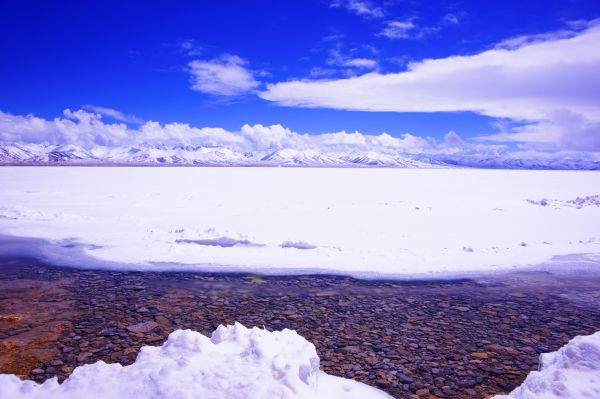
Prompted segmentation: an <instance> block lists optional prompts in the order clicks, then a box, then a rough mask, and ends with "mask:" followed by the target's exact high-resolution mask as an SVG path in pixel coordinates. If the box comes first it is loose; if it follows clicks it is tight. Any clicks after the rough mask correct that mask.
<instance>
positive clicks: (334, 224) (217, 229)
mask: <svg viewBox="0 0 600 399" xmlns="http://www.w3.org/2000/svg"><path fill="white" fill-rule="evenodd" d="M599 190H600V172H585V171H571V172H569V171H514V170H464V169H438V170H435V169H334V168H331V169H316V168H307V169H302V168H133V167H129V168H121V167H105V168H93V167H88V168H85V167H45V168H44V167H2V168H0V234H4V235H9V236H17V237H31V238H40V239H44V240H47V241H49V242H50V243H53V244H54V245H55V247H56V248H55V250H54V251H53V250H51V249H50V248H46V249H45V250H44V253H46V254H47V256H48V257H50V258H52V257H53V256H54V258H52V259H47V260H49V261H50V262H55V263H60V264H62V265H65V266H68V265H72V266H77V267H85V266H90V265H92V264H93V265H94V267H111V268H127V269H137V270H165V269H170V270H203V271H240V272H241V271H244V272H263V273H292V274H293V273H299V272H312V273H314V272H328V273H343V274H350V275H354V276H359V277H364V276H369V275H376V276H381V275H388V276H403V277H412V276H418V277H429V276H431V275H435V276H439V275H456V274H461V273H462V274H465V273H470V272H480V271H489V270H498V269H510V268H514V267H516V266H523V265H536V264H541V263H543V262H547V261H548V260H550V259H552V258H553V257H555V256H564V255H569V254H597V253H600V230H599V229H598V220H600V206H596V205H595V204H596V203H597V200H598V192H599ZM540 198H542V199H544V198H545V199H547V200H545V201H544V203H546V204H547V206H542V205H541V201H540V200H539V199H540ZM550 199H552V200H550ZM528 200H529V201H528ZM538 203H539V204H538ZM548 205H550V206H548ZM3 247H4V245H3V243H0V252H1V251H3ZM23 255H24V254H23ZM83 256H85V257H83ZM90 258H92V259H90ZM65 260H67V261H68V262H70V263H67V262H66V261H65Z"/></svg>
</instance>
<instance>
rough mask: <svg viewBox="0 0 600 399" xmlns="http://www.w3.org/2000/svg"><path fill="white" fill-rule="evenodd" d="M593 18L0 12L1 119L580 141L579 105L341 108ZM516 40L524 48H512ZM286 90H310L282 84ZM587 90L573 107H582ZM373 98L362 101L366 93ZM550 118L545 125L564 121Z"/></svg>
mask: <svg viewBox="0 0 600 399" xmlns="http://www.w3.org/2000/svg"><path fill="white" fill-rule="evenodd" d="M598 17H600V3H598V1H595V0H590V1H587V0H574V1H501V2H500V1H485V2H481V1H454V2H444V1H429V2H423V1H394V0H389V1H386V0H383V1H376V0H364V1H363V0H331V1H328V0H315V1H301V2H300V1H298V2H291V1H235V2H226V1H224V2H183V1H170V2H152V3H151V5H149V4H147V3H144V2H123V1H120V2H111V1H105V2H94V3H92V2H80V1H78V2H71V1H61V2H58V3H55V2H37V1H36V2H34V1H19V2H3V4H2V5H0V35H1V37H2V39H1V41H0V51H1V52H2V54H3V57H2V59H3V60H2V62H1V63H0V93H1V94H0V110H1V111H3V112H5V113H10V114H13V115H26V114H30V113H33V114H34V115H36V116H38V117H41V118H45V119H51V118H54V117H56V116H60V115H61V114H62V112H63V110H64V109H65V108H70V109H79V108H81V107H84V106H86V105H89V106H90V107H88V109H89V110H91V109H94V108H95V107H105V108H110V109H115V110H118V111H120V112H121V113H123V114H126V115H134V116H135V117H136V118H130V119H129V120H127V122H128V123H131V121H132V120H135V121H141V120H143V121H148V120H153V121H158V122H160V123H163V124H164V123H169V122H181V123H189V124H191V125H193V126H198V127H204V126H212V127H221V128H224V129H227V130H232V131H233V130H236V129H239V128H240V127H241V126H242V125H243V124H250V125H253V124H263V125H272V124H281V125H283V126H285V127H287V128H289V129H291V130H292V131H295V132H299V133H326V132H337V131H342V130H345V131H349V132H353V131H360V132H362V133H366V134H379V133H381V132H387V133H389V134H391V135H392V136H395V137H400V136H401V134H403V133H411V134H413V135H417V136H430V137H434V138H436V139H440V140H441V138H442V137H443V136H444V135H445V134H447V133H448V131H450V130H452V131H456V132H457V133H458V134H460V136H461V137H463V138H466V139H468V138H473V137H480V136H490V137H495V139H494V140H496V141H499V142H510V143H513V144H514V143H517V144H523V143H527V144H531V143H539V142H540V139H539V138H535V139H534V140H529V139H527V138H528V137H530V136H531V134H532V133H531V132H529V131H526V132H523V131H522V130H519V127H520V126H523V125H528V124H538V125H539V124H544V123H546V122H548V121H549V122H551V123H552V124H553V125H552V126H555V125H557V124H559V122H557V121H559V119H560V123H563V122H562V121H563V120H565V119H569V118H570V119H569V120H577V121H579V120H578V119H577V117H579V116H580V117H581V118H583V119H582V120H583V122H576V123H577V125H578V126H580V125H582V124H586V123H588V122H589V123H591V125H590V126H591V127H590V126H588V128H586V130H585V131H584V132H583V133H581V135H590V134H595V136H594V137H597V134H596V133H595V129H596V127H597V126H598V125H597V121H596V120H594V119H593V117H591V116H590V115H592V116H593V115H595V112H596V109H595V106H597V105H598V103H593V102H592V104H591V105H590V104H585V107H583V106H582V109H584V108H585V110H589V108H590V106H591V107H592V108H594V109H593V110H592V111H593V112H587V111H585V112H584V111H581V112H579V110H572V109H567V110H566V111H565V112H567V113H568V114H567V115H566V116H564V115H563V116H561V117H560V118H559V117H556V118H555V117H554V116H552V117H550V116H546V114H543V112H546V111H545V109H544V110H542V111H540V112H538V113H535V114H534V113H532V114H524V113H520V112H516V111H515V112H509V111H506V112H505V111H504V110H502V111H500V110H498V108H499V107H498V106H497V104H494V105H489V107H488V106H486V107H484V108H485V109H484V110H479V109H478V108H477V107H474V106H473V105H464V106H463V105H460V106H458V105H456V104H454V103H453V104H451V105H448V104H443V105H440V104H436V105H435V106H434V105H432V106H422V107H416V108H415V109H413V108H412V107H411V106H410V102H411V101H412V100H411V98H412V97H411V93H408V94H407V96H405V97H404V98H408V100H407V102H408V103H409V104H408V105H406V104H405V105H403V106H398V107H395V105H394V104H397V99H396V97H394V96H393V95H389V96H388V95H386V94H384V95H382V96H381V98H383V99H384V100H387V101H389V104H379V103H378V104H373V103H372V102H371V103H368V102H367V103H364V102H362V99H360V98H357V99H356V101H354V102H351V101H349V100H348V101H346V100H347V99H345V98H343V97H345V95H344V94H345V93H346V92H348V93H351V94H350V97H351V96H352V95H355V96H357V97H360V96H361V90H364V86H360V85H359V86H356V85H353V84H354V83H353V82H355V80H353V79H354V78H357V77H361V76H363V75H365V74H367V75H368V74H376V75H378V76H383V77H386V76H388V75H390V74H395V73H402V72H406V71H407V70H409V69H411V66H410V65H411V64H410V63H418V62H420V61H422V60H425V59H442V60H443V59H448V58H449V57H455V56H467V57H469V56H474V55H477V54H481V53H483V52H486V51H489V50H492V49H494V48H498V46H499V45H502V44H501V43H506V46H504V48H509V50H510V51H511V52H513V50H515V49H518V48H519V47H520V46H521V47H522V46H526V45H527V44H528V43H531V42H544V41H548V42H552V41H557V40H561V39H564V38H565V37H573V36H577V35H578V34H580V33H581V32H585V31H586V29H592V28H591V26H592V25H591V24H592V21H593V20H594V19H596V18H598ZM561 32H563V33H564V32H570V33H568V34H563V33H561ZM544 35H546V36H544ZM519 37H520V38H525V39H523V40H521V41H519V42H518V43H516V44H515V43H510V42H507V41H509V40H511V39H513V40H518V39H515V38H519ZM592 61H593V62H595V60H592ZM467 62H470V61H469V60H468V59H467ZM585 62H587V61H586V60H584V62H583V63H585ZM213 67H214V68H221V69H219V70H218V71H217V72H215V70H214V69H211V68H213ZM223 68H225V69H226V71H225V72H226V73H232V75H227V74H226V75H223V76H226V77H228V78H227V79H228V82H223V81H222V79H220V78H219V76H221V75H219V74H220V73H221V72H223ZM211 71H212V72H211ZM532 71H533V72H534V73H536V71H535V70H532ZM215 73H216V74H217V75H218V76H216V78H215V75H214V74H215ZM589 73H591V74H592V76H591V77H596V76H597V74H596V75H593V74H594V72H589ZM552 76H553V75H552ZM221 78H222V76H221ZM348 78H350V80H348ZM211 79H212V80H211ZM215 79H216V81H215ZM482 79H483V78H482ZM323 80H328V81H334V82H340V83H339V87H338V89H339V90H338V89H336V90H338V91H335V93H337V94H336V95H337V96H338V97H339V101H338V99H335V98H334V99H332V98H325V97H327V96H328V95H329V93H328V92H329V91H330V88H332V86H322V85H321V84H320V82H323ZM290 81H292V82H305V81H311V82H309V84H310V83H315V82H316V84H313V85H311V86H286V82H290ZM231 82H233V83H231ZM356 82H357V84H358V83H360V81H359V80H356ZM549 83H551V82H549ZM380 84H381V85H382V86H383V87H385V86H386V83H385V82H383V81H382V82H381V83H380ZM219 85H220V86H219ZM269 85H275V87H276V90H270V89H269V87H270V86H269ZM442 86H443V85H442ZM369 87H371V86H369ZM372 87H379V86H376V85H373V86H372ZM403 87H404V86H399V88H398V90H396V93H400V94H402V92H401V90H404V89H403ZM321 90H324V92H321ZM414 90H421V89H420V88H418V87H417V88H415V89H414ZM469 90H472V88H470V89H469ZM490 90H496V91H498V90H500V89H498V88H494V89H490ZM557 90H558V89H557ZM292 91H293V92H292ZM582 91H584V92H583V93H575V94H574V96H581V97H582V98H586V99H587V97H586V96H588V97H589V95H588V94H587V93H585V88H582ZM420 92H422V90H421V91H420ZM352 93H353V94H352ZM378 93H379V91H377V92H374V93H369V90H366V91H365V96H366V97H369V96H378ZM542 94H543V93H542ZM432 95H433V94H432ZM435 95H436V96H440V97H445V95H446V93H444V92H443V91H442V92H440V93H436V94H435ZM414 98H415V100H414V102H416V103H420V102H423V101H425V100H423V98H421V97H419V96H415V97H414ZM478 98H479V97H478V96H475V97H474V99H472V100H473V101H471V103H472V102H477V101H478ZM577 98H578V97H577ZM588 100H589V99H588ZM382 101H383V100H382ZM485 101H487V99H484V102H485ZM582 101H583V100H582ZM586 101H587V100H586ZM456 102H459V103H461V104H462V103H463V99H462V98H461V99H458V100H456ZM576 102H577V101H576ZM599 102H600V101H599ZM528 106H529V105H528V104H523V107H528ZM552 107H553V108H552V109H551V111H552V115H555V113H556V112H559V111H560V112H562V111H563V110H562V107H559V106H557V105H553V106H552ZM99 109H100V108H96V110H99ZM440 109H441V110H442V111H443V112H440V111H439V110H440ZM540 109H541V108H540ZM548 109H549V108H548ZM365 110H368V112H367V111H365ZM548 113H550V111H548ZM107 118H109V115H105V116H104V119H105V120H106V119H107ZM553 118H554V119H553ZM573 118H575V119H573ZM565 123H566V122H565ZM561 126H562V125H561ZM586 126H587V125H586ZM544 128H545V129H547V126H546V125H544ZM515 129H516V130H515ZM590 129H591V131H593V132H592V133H590ZM547 130H548V129H547ZM549 130H552V129H549ZM563 133H564V132H563ZM563 133H556V136H557V137H558V136H560V134H563ZM510 134H520V136H510V137H509V135H510ZM492 135H495V136H492ZM499 135H504V136H499ZM528 135H529V136H528ZM561 137H562V136H561ZM585 137H587V136H585ZM504 139H506V140H504ZM561 140H562V139H561ZM542 141H543V140H542ZM563 141H564V140H563ZM563 141H561V143H562V142H563ZM571 141H573V140H571ZM582 142H583V144H580V143H582ZM590 143H591V144H588V143H587V141H586V140H583V141H582V139H580V138H579V136H578V139H577V143H576V144H569V145H562V144H561V145H562V147H561V146H558V147H556V148H558V149H563V147H564V149H568V150H571V149H574V150H585V149H590V150H597V148H596V144H597V141H596V139H595V138H594V139H591V140H590ZM586 146H588V147H589V148H586Z"/></svg>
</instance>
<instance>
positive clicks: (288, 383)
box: [0, 323, 390, 399]
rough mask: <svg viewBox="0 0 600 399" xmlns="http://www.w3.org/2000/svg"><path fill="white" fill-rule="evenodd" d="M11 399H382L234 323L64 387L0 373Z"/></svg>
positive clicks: (183, 337)
mask: <svg viewBox="0 0 600 399" xmlns="http://www.w3.org/2000/svg"><path fill="white" fill-rule="evenodd" d="M0 398H11V399H38V398H39V399H59V398H60V399H70V398H73V399H86V398H95V399H104V398H106V399H114V398H139V399H144V398H148V399H149V398H178V399H208V398H211V399H218V398H223V399H225V398H227V399H236V398H239V399H242V398H243V399H265V398H274V399H275V398H279V399H319V398H322V399H386V398H390V396H388V395H387V394H385V393H383V392H381V391H379V390H377V389H375V388H371V387H369V386H367V385H364V384H361V383H358V382H355V381H352V380H347V379H343V378H339V377H334V376H330V375H328V374H325V373H324V372H322V371H319V357H318V355H317V352H316V350H315V347H314V345H313V344H311V343H310V342H308V341H306V340H305V339H304V338H302V337H301V336H299V335H298V334H297V333H296V332H295V331H291V330H287V329H284V330H283V331H275V332H269V331H266V330H262V329H258V328H256V327H255V328H252V329H248V328H246V327H244V326H243V325H241V324H239V323H236V324H235V325H233V326H227V327H225V326H219V327H218V328H217V329H216V330H215V331H214V332H213V334H212V336H211V337H210V338H208V337H206V336H204V335H202V334H200V333H198V332H195V331H191V330H177V331H175V332H173V333H171V335H170V336H169V338H168V340H167V341H166V342H165V343H164V345H162V346H159V347H151V346H146V347H144V348H142V350H141V352H140V354H139V355H138V357H137V359H136V361H135V363H134V364H132V365H130V366H121V365H120V364H106V363H104V362H101V361H100V362H97V363H94V364H92V365H86V366H81V367H78V368H76V369H75V370H74V371H73V374H72V375H71V376H70V377H69V378H68V379H67V380H66V381H64V382H63V383H62V384H59V383H58V382H57V380H56V379H55V378H54V379H51V380H48V381H46V382H44V383H43V384H37V383H35V382H32V381H21V380H19V379H18V378H17V377H16V376H14V375H0Z"/></svg>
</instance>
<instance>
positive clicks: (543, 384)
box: [494, 331, 600, 399]
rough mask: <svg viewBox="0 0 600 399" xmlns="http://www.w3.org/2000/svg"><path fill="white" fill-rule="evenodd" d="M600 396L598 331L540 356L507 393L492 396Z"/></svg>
mask: <svg viewBox="0 0 600 399" xmlns="http://www.w3.org/2000/svg"><path fill="white" fill-rule="evenodd" d="M579 398H590V399H592V398H600V331H598V332H597V333H595V334H592V335H586V336H578V337H575V338H573V339H572V340H571V341H569V343H568V344H567V345H565V346H563V347H562V348H560V349H559V350H558V351H556V352H551V353H544V354H542V355H541V357H540V370H539V371H533V372H531V373H530V374H529V375H528V376H527V379H525V381H524V382H523V384H522V385H521V386H520V387H518V388H517V389H515V390H514V391H512V392H511V393H510V394H509V395H500V396H495V397H494V399H579Z"/></svg>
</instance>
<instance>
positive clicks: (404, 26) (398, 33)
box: [379, 19, 418, 39]
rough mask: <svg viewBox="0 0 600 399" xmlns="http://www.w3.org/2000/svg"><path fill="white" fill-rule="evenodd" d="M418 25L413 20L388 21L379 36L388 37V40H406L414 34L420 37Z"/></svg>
mask: <svg viewBox="0 0 600 399" xmlns="http://www.w3.org/2000/svg"><path fill="white" fill-rule="evenodd" d="M416 28H417V25H415V23H413V21H412V20H410V19H408V20H397V21H388V22H387V25H386V26H385V28H383V29H382V30H381V32H379V36H384V37H387V38H388V39H406V38H409V37H411V36H412V35H413V34H415V35H418V31H417V29H416Z"/></svg>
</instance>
